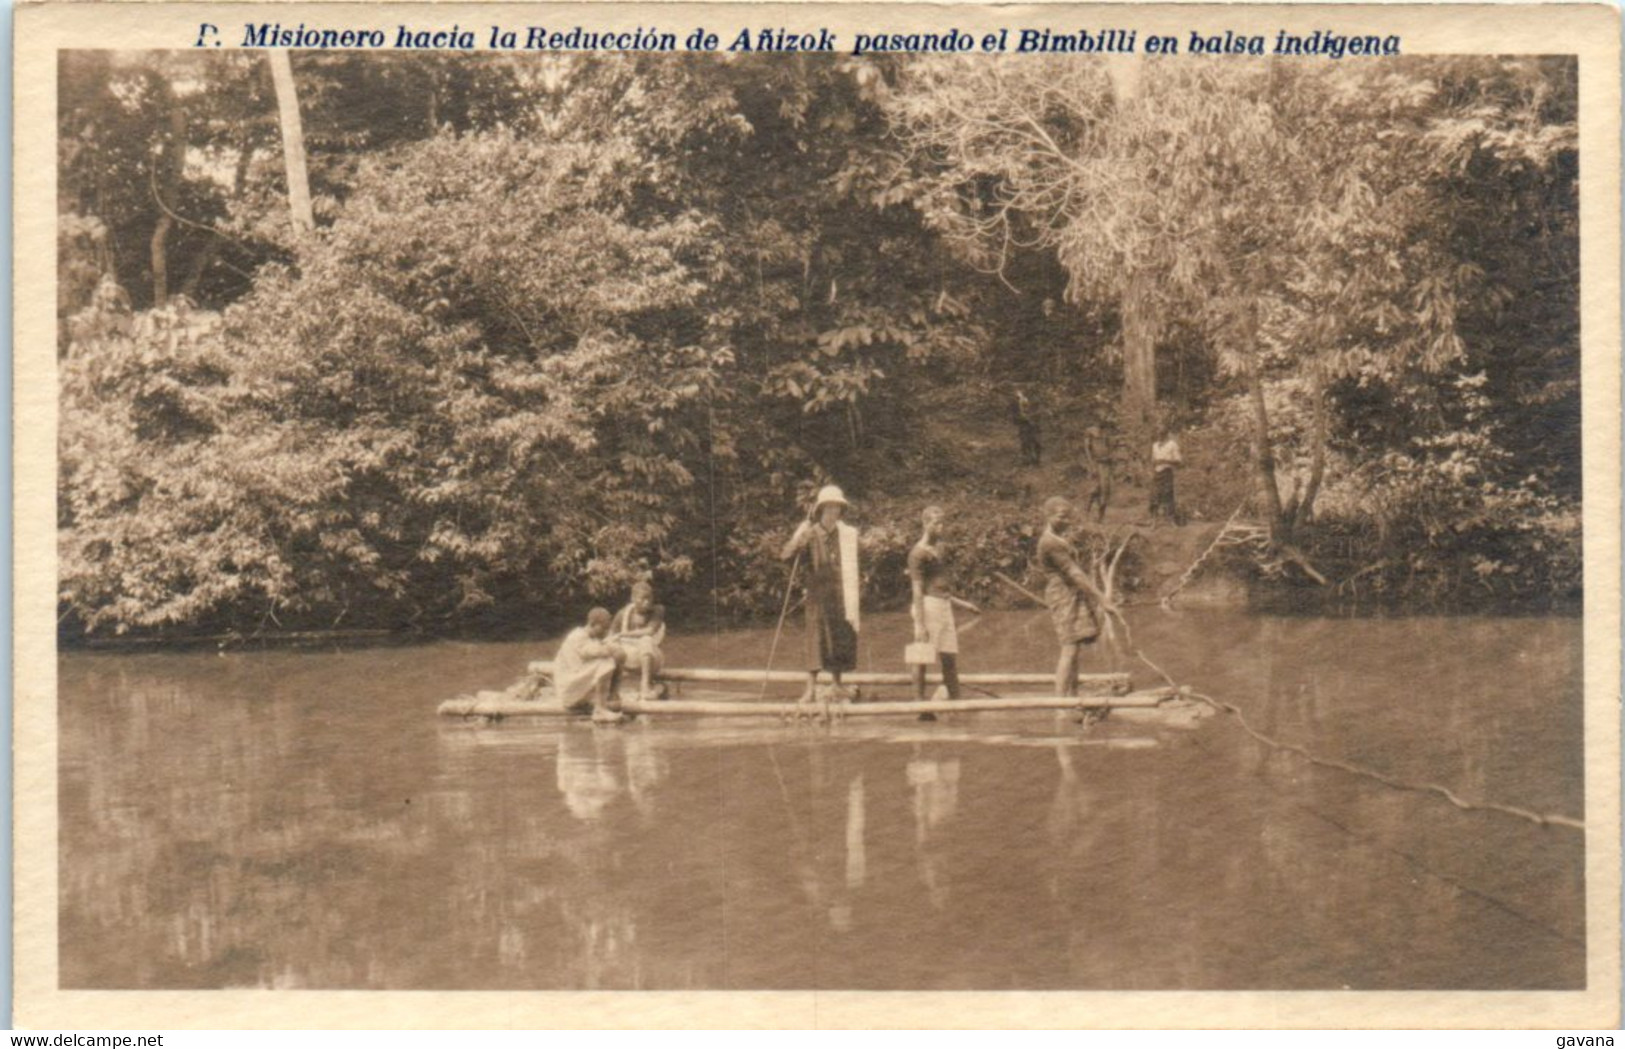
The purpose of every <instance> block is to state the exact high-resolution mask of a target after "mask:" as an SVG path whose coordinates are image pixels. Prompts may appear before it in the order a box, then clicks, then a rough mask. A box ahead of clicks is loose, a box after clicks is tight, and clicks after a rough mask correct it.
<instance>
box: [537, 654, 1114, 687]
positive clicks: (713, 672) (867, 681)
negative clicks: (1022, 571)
mask: <svg viewBox="0 0 1625 1049" xmlns="http://www.w3.org/2000/svg"><path fill="white" fill-rule="evenodd" d="M530 672H531V673H532V674H535V675H538V676H540V677H547V678H551V677H552V676H553V663H552V661H551V660H545V659H543V660H537V661H536V662H533V663H531V664H530ZM660 680H661V681H666V682H675V683H696V684H710V685H757V686H761V685H763V684H768V685H800V684H803V683H805V682H806V680H807V674H806V672H805V671H800V670H768V671H762V670H733V669H719V668H709V667H696V668H685V667H677V668H672V669H668V670H662V671H661V672H660ZM818 680H819V681H821V682H822V681H830V680H832V679H831V678H830V676H829V675H828V674H819V675H818ZM925 680H926V682H927V683H928V684H931V685H937V684H941V683H942V676H941V675H940V674H934V673H928V674H926V677H925ZM913 681H914V679H913V678H912V677H911V676H910V675H909V674H907V673H905V672H902V671H896V672H885V671H880V672H876V671H855V672H853V673H850V674H842V675H841V683H842V684H843V685H852V686H854V687H863V686H880V685H896V686H907V685H910V684H912V683H913ZM959 681H960V683H961V684H964V685H1005V686H1011V685H1023V686H1028V687H1031V686H1035V685H1038V686H1043V685H1048V686H1053V685H1054V684H1055V675H1054V674H1053V673H1048V674H1040V673H1030V672H1019V671H1005V672H995V673H978V674H961V675H959ZM1078 687H1079V688H1082V689H1090V690H1093V689H1101V690H1106V691H1112V692H1127V691H1128V688H1129V683H1128V675H1127V674H1079V675H1078Z"/></svg>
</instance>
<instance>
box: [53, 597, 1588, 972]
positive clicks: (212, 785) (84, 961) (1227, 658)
mask: <svg viewBox="0 0 1625 1049" xmlns="http://www.w3.org/2000/svg"><path fill="white" fill-rule="evenodd" d="M1138 611H1139V614H1138V615H1137V616H1134V617H1132V618H1133V622H1134V633H1135V637H1134V640H1135V643H1136V644H1137V645H1138V646H1139V647H1140V648H1141V649H1142V650H1143V651H1144V652H1145V653H1147V654H1148V655H1150V656H1151V657H1152V658H1153V659H1154V660H1155V661H1156V662H1157V663H1158V664H1159V665H1161V666H1162V667H1163V668H1164V669H1166V670H1167V671H1168V673H1169V674H1171V675H1172V676H1173V677H1174V678H1176V679H1177V680H1179V681H1180V682H1182V683H1188V684H1190V685H1192V686H1193V687H1195V688H1196V689H1198V690H1200V691H1202V692H1205V693H1207V694H1210V695H1212V696H1214V697H1217V698H1219V699H1222V700H1225V701H1227V702H1230V703H1234V704H1236V705H1237V706H1239V707H1242V708H1243V709H1244V710H1245V711H1246V716H1247V718H1248V720H1249V722H1250V723H1252V724H1253V725H1254V726H1255V728H1257V729H1258V730H1259V731H1260V732H1262V733H1264V734H1266V735H1269V736H1272V737H1278V738H1280V739H1282V740H1285V741H1288V742H1291V743H1294V744H1299V745H1302V746H1305V747H1307V748H1308V749H1310V750H1312V751H1314V752H1315V753H1317V754H1322V755H1324V756H1327V757H1330V758H1335V759H1338V760H1342V761H1347V762H1353V763H1356V764H1359V765H1363V766H1369V767H1371V768H1373V769H1376V770H1379V771H1381V772H1382V773H1384V774H1386V775H1389V776H1392V777H1396V778H1399V779H1404V780H1409V781H1417V782H1428V783H1437V784H1440V785H1443V786H1446V787H1448V788H1450V789H1451V790H1453V791H1455V792H1456V793H1457V794H1458V795H1460V796H1462V797H1463V798H1466V799H1470V800H1486V801H1492V802H1499V803H1502V804H1507V805H1513V806H1518V807H1521V808H1525V809H1530V810H1534V811H1538V812H1545V813H1555V814H1561V815H1566V816H1570V817H1576V818H1578V817H1583V815H1584V812H1583V796H1584V792H1583V784H1582V778H1583V777H1582V767H1581V753H1582V743H1583V726H1582V696H1581V660H1580V623H1579V621H1578V620H1577V619H1563V618H1544V619H1527V618H1466V617H1452V618H1399V619H1330V618H1279V617H1270V616H1259V615H1249V614H1244V613H1240V612H1232V611H1218V610H1211V611H1191V612H1181V613H1175V614H1167V613H1162V612H1158V611H1155V610H1138ZM864 625H865V631H864V639H863V642H864V663H865V668H873V669H892V668H900V664H901V650H902V646H903V643H904V641H905V640H906V639H905V636H904V630H905V619H904V618H903V617H899V616H895V615H892V616H875V617H871V618H868V619H866V620H865V624H864ZM770 634H771V632H770V631H765V630H754V631H733V632H729V633H725V634H720V635H714V634H696V635H687V636H683V635H674V636H673V637H672V638H670V639H669V640H668V642H667V646H666V651H667V662H668V664H670V665H674V666H690V665H717V666H756V667H760V666H762V665H763V664H764V662H765V660H766V655H767V651H768V649H769V647H770V641H771V637H770ZM798 642H799V632H792V633H791V634H790V640H789V642H788V643H787V644H784V645H781V647H780V649H779V652H778V658H777V665H778V666H781V667H790V666H793V662H792V661H793V660H794V659H795V658H796V655H795V654H794V653H796V651H797V649H798ZM555 645H556V640H551V641H537V642H534V643H528V644H527V643H512V642H505V643H461V642H441V643H434V644H425V645H420V646H413V647H395V648H390V647H380V648H363V649H354V650H345V651H339V650H334V651H310V650H304V651H257V652H254V651H248V652H242V651H239V652H228V653H225V654H217V653H214V652H207V653H199V652H185V653H156V654H142V655H127V654H118V655H112V654H103V653H90V652H73V653H67V654H65V655H63V656H62V657H61V659H60V668H59V669H60V683H59V697H60V700H59V702H60V709H59V729H60V736H59V741H60V755H59V757H60V839H59V849H60V890H61V916H60V918H61V920H60V926H59V928H60V944H61V969H60V971H61V982H62V986H63V987H64V988H218V987H270V988H379V989H462V988H470V989H472V988H481V989H509V988H604V989H624V988H651V989H677V988H714V989H729V988H783V989H792V988H793V989H808V988H864V989H926V990H930V989H961V988H965V989H970V988H975V989H1014V988H1029V989H1068V988H1077V989H1170V988H1181V989H1193V990H1197V989H1215V990H1217V989H1241V988H1248V989H1255V988H1256V989H1321V988H1354V989H1389V988H1394V989H1398V988H1412V989H1424V988H1437V989H1446V988H1474V989H1502V988H1528V989H1536V988H1539V989H1548V988H1578V987H1582V986H1584V980H1585V970H1584V955H1585V949H1584V948H1585V943H1584V939H1585V912H1584V880H1583V868H1584V847H1583V839H1582V836H1581V834H1580V833H1579V832H1577V831H1575V830H1573V829H1569V828H1565V827H1561V826H1546V827H1542V826H1538V825H1536V824H1533V823H1530V822H1528V821H1525V820H1521V819H1517V818H1514V817H1510V816H1507V815H1504V814H1500V813H1494V812H1480V811H1462V810H1460V809H1457V808H1455V807H1454V806H1452V805H1451V804H1450V803H1449V802H1447V801H1445V800H1444V799H1442V798H1440V797H1438V796H1437V795H1433V794H1427V793H1417V792H1410V791H1402V790H1396V789H1394V788H1392V787H1388V786H1384V785H1381V784H1379V783H1377V782H1374V781H1372V780H1370V779H1366V778H1362V777H1359V776H1356V775H1353V774H1350V773H1349V772H1346V771H1342V770H1338V769H1332V768H1326V767H1323V766H1318V765H1313V764H1310V763H1309V762H1306V761H1305V760H1303V759H1302V758H1301V757H1299V756H1297V755H1294V754H1291V753H1287V752H1283V751H1280V750H1278V749H1275V748H1272V747H1269V746H1266V745H1264V744H1262V743H1260V742H1258V741H1257V740H1256V739H1255V738H1254V737H1253V736H1251V735H1249V734H1247V733H1246V732H1244V731H1243V730H1242V728H1241V727H1240V726H1239V725H1238V724H1237V723H1236V720H1235V719H1234V718H1233V717H1231V716H1229V715H1215V716H1213V717H1209V718H1207V719H1205V720H1202V721H1200V722H1197V723H1196V724H1195V725H1193V726H1192V725H1186V726H1183V727H1179V726H1167V725H1161V724H1157V723H1155V722H1147V721H1130V720H1128V719H1124V718H1115V717H1114V718H1109V719H1107V720H1106V721H1105V722H1103V723H1100V724H1097V725H1092V726H1087V727H1084V726H1080V725H1078V724H1076V723H1075V722H1074V721H1073V720H1071V719H1070V718H1069V717H1068V716H1065V715H1051V714H1047V713H1034V714H1024V715H1011V714H988V715H956V716H953V717H949V718H945V719H943V720H941V721H939V722H937V723H935V724H924V723H919V722H914V721H899V720H895V719H885V718H883V719H853V720H849V721H846V722H843V723H840V724H836V725H833V726H819V725H809V724H785V723H780V722H776V721H760V722H751V721H731V722H730V721H717V720H709V721H686V722H683V721H676V720H671V721H662V722H660V723H654V724H647V723H637V724H630V725H625V726H618V727H598V728H594V727H593V726H590V725H588V724H582V723H570V724H562V723H544V722H534V723H524V722H521V721H517V720H510V721H507V722H503V723H499V724H479V723H474V722H465V721H459V720H451V719H442V718H439V717H436V715H435V706H436V704H437V703H438V702H439V701H440V700H442V699H445V698H449V697H451V696H453V695H456V694H458V693H462V692H468V691H473V690H476V689H485V688H501V687H503V686H505V685H506V684H508V683H509V682H511V681H512V680H513V679H515V678H516V677H517V676H518V674H519V673H520V671H521V670H522V669H523V668H524V666H525V664H526V663H527V662H528V661H529V660H531V659H534V658H540V657H543V656H546V655H548V654H550V653H551V652H552V650H553V648H554V647H555ZM963 653H964V654H963V657H962V666H963V668H964V669H966V670H993V669H1030V670H1031V669H1048V668H1049V667H1050V666H1051V665H1052V663H1053V642H1052V641H1051V640H1050V636H1049V634H1048V627H1047V621H1046V620H1045V618H1044V616H1043V615H1042V613H1040V614H1037V615H1033V614H1029V613H1022V612H1004V613H992V614H989V615H987V616H985V617H983V618H982V620H981V621H980V622H977V623H976V624H975V625H974V626H973V627H971V628H970V629H969V630H968V631H967V632H966V636H965V637H964V639H963ZM1107 662H1109V660H1106V659H1104V658H1103V654H1102V653H1093V654H1092V656H1091V661H1090V663H1089V664H1088V665H1087V666H1086V669H1108V667H1107V666H1106V663H1107ZM1126 669H1131V670H1133V671H1134V674H1135V683H1136V685H1137V686H1138V685H1151V684H1156V683H1158V680H1159V679H1157V678H1156V676H1155V675H1154V674H1152V673H1151V671H1150V670H1148V669H1147V668H1146V667H1145V666H1144V665H1143V664H1140V663H1138V662H1136V663H1134V665H1133V666H1131V667H1126Z"/></svg>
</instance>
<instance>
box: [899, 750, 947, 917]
mask: <svg viewBox="0 0 1625 1049" xmlns="http://www.w3.org/2000/svg"><path fill="white" fill-rule="evenodd" d="M907 773H908V784H909V786H911V787H913V788H914V853H915V856H916V858H917V859H918V862H919V867H920V881H922V882H923V883H924V884H925V891H926V895H927V897H928V898H929V899H930V900H931V906H932V907H935V908H936V909H937V910H939V911H940V910H942V909H943V908H944V907H946V906H947V905H948V872H947V862H946V860H945V858H944V856H943V853H942V850H941V848H940V847H939V846H940V844H941V842H940V838H941V833H940V832H941V830H942V828H943V827H944V826H946V825H947V823H948V821H949V820H952V819H953V818H954V813H955V812H956V811H957V810H958V808H959V759H958V758H952V759H950V760H948V761H935V760H925V759H919V758H916V759H915V760H913V761H910V762H909V763H908V769H907Z"/></svg>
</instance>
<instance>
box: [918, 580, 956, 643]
mask: <svg viewBox="0 0 1625 1049" xmlns="http://www.w3.org/2000/svg"><path fill="white" fill-rule="evenodd" d="M923 604H924V606H925V639H926V640H927V641H929V642H930V643H931V647H932V648H934V649H936V650H937V655H939V656H942V655H948V656H953V655H958V654H959V633H958V631H956V630H955V629H954V606H953V602H952V601H949V600H948V599H947V598H946V597H932V596H930V595H927V596H926V598H925V600H924V602H923ZM915 625H916V626H917V625H919V624H918V623H916V624H915Z"/></svg>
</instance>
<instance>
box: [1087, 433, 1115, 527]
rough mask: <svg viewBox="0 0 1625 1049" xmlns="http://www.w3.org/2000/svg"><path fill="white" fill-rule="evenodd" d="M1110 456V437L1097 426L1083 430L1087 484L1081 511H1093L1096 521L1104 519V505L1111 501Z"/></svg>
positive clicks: (1112, 467) (1111, 472) (1111, 464)
mask: <svg viewBox="0 0 1625 1049" xmlns="http://www.w3.org/2000/svg"><path fill="white" fill-rule="evenodd" d="M1112 458H1113V456H1112V444H1111V439H1110V438H1109V437H1107V436H1106V435H1105V434H1104V433H1103V432H1102V431H1101V429H1100V427H1099V426H1093V425H1091V426H1090V427H1089V428H1088V429H1086V430H1084V431H1083V471H1084V476H1085V478H1086V479H1087V482H1088V485H1089V491H1088V497H1087V500H1086V501H1085V503H1084V507H1083V512H1084V513H1086V514H1087V513H1091V512H1093V513H1094V515H1095V520H1096V521H1097V522H1099V521H1104V520H1105V519H1106V507H1108V506H1110V505H1111V501H1112V474H1113V469H1114V464H1113V462H1112Z"/></svg>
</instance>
